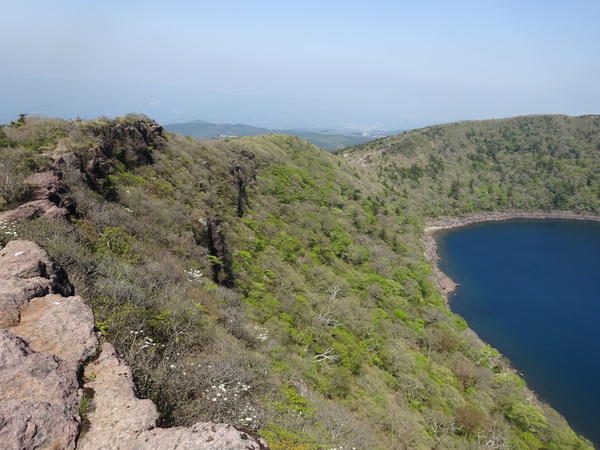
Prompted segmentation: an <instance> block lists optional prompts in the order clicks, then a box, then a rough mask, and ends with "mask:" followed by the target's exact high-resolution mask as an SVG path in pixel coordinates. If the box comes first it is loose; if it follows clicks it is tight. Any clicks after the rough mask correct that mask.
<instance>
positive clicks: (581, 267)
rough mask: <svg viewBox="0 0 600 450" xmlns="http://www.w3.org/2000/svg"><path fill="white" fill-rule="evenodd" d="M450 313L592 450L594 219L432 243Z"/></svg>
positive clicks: (504, 226)
mask: <svg viewBox="0 0 600 450" xmlns="http://www.w3.org/2000/svg"><path fill="white" fill-rule="evenodd" d="M436 240H437V243H438V251H439V254H440V257H441V258H442V261H441V262H440V269H442V271H444V273H446V274H447V275H448V276H449V277H450V278H452V279H453V280H454V281H455V282H457V283H459V284H460V286H459V287H458V288H457V290H456V292H455V294H454V295H453V296H452V297H451V298H450V308H451V309H452V311H454V312H455V313H457V314H459V315H461V316H462V317H464V318H465V319H466V320H467V322H468V324H469V326H470V328H472V329H473V330H475V331H476V332H477V334H479V336H480V337H481V338H482V339H483V340H484V341H485V342H487V343H489V344H490V345H492V347H495V348H496V349H498V350H499V351H500V352H501V353H502V354H504V355H505V356H506V357H508V358H509V359H510V361H511V363H512V365H513V367H515V368H516V369H517V370H518V371H519V372H522V373H523V374H524V377H525V380H526V381H527V383H528V385H529V386H530V387H531V388H532V389H533V390H534V391H535V392H536V393H537V394H538V395H539V396H540V397H541V398H542V399H543V400H544V401H546V402H547V403H549V404H550V405H551V406H552V407H553V408H554V409H556V410H557V411H559V412H560V413H561V414H562V415H563V416H564V417H565V418H566V419H567V420H568V422H569V424H570V425H571V427H572V428H573V429H574V430H575V431H576V432H577V433H579V434H581V435H583V436H585V437H586V438H588V439H589V440H591V441H592V442H593V443H594V444H595V446H597V447H600V222H589V221H578V220H556V219H548V220H545V219H544V220H541V219H540V220H514V221H505V222H504V221H503V222H488V223H483V224H478V225H473V226H469V227H465V228H459V229H454V230H448V231H444V232H442V233H440V234H439V235H438V236H436Z"/></svg>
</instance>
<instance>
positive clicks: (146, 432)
mask: <svg viewBox="0 0 600 450" xmlns="http://www.w3.org/2000/svg"><path fill="white" fill-rule="evenodd" d="M72 294H73V287H72V285H71V284H70V283H69V281H68V278H67V276H66V274H65V273H64V271H63V270H62V269H61V268H60V267H58V266H57V264H56V263H55V262H54V261H52V259H51V258H50V257H49V256H48V254H47V253H46V252H45V251H44V250H43V249H42V248H41V247H39V246H38V245H37V244H35V243H33V242H28V241H11V242H9V243H8V244H7V245H6V247H5V248H4V249H2V250H0V448H2V449H7V450H12V449H15V450H16V449H19V450H21V449H33V448H51V449H74V448H83V449H118V448H122V449H130V448H136V449H175V448H178V449H215V450H216V449H247V450H252V449H257V450H258V449H266V448H267V445H266V443H265V442H264V441H263V440H262V438H260V437H259V436H256V435H254V434H251V433H249V432H244V431H242V430H238V429H237V428H235V427H233V426H231V425H226V424H215V423H210V422H209V423H197V424H196V425H193V426H192V427H188V428H182V427H178V428H156V425H157V423H158V420H159V415H158V412H157V410H156V406H155V405H154V404H153V403H152V402H151V401H150V400H142V399H139V398H138V397H137V396H136V388H135V384H134V382H133V376H132V371H131V369H130V367H129V366H128V365H127V364H126V363H125V362H124V361H122V360H121V359H120V358H119V357H118V356H117V354H116V352H115V350H114V348H113V347H112V346H111V345H110V344H108V343H105V344H104V345H103V346H102V351H101V353H100V355H99V357H98V358H97V359H96V360H95V361H93V362H92V363H90V364H87V367H85V364H86V362H87V361H89V360H90V359H91V358H92V357H93V355H95V354H96V353H97V352H98V350H99V344H98V339H97V337H96V334H95V332H94V317H93V314H92V311H91V309H90V308H89V307H88V306H86V305H85V303H84V301H83V299H82V298H81V297H79V296H73V295H72ZM82 369H85V370H84V373H85V377H84V378H85V379H86V380H90V381H89V382H88V383H87V384H86V385H85V386H83V387H82V384H83V382H82V379H81V378H80V374H81V373H82V371H83V370H82ZM84 389H85V392H86V394H87V395H88V397H91V398H92V402H91V406H90V408H89V414H88V417H87V419H88V421H89V423H88V424H87V428H88V429H87V431H86V432H85V433H82V432H81V429H82V426H81V418H80V416H79V404H80V401H81V399H82V396H83V390H84Z"/></svg>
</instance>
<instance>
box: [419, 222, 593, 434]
mask: <svg viewBox="0 0 600 450" xmlns="http://www.w3.org/2000/svg"><path fill="white" fill-rule="evenodd" d="M515 219H566V220H582V221H594V222H600V215H598V214H589V213H588V214H577V213H573V212H568V211H551V212H549V211H546V212H544V211H539V212H538V211H536V212H494V213H479V214H473V215H470V216H465V217H453V218H445V219H439V220H432V221H428V222H427V223H426V225H425V228H424V233H423V245H424V253H425V259H426V260H427V261H428V262H429V263H430V264H431V266H432V273H433V276H434V278H435V281H436V285H437V288H438V291H439V292H440V293H441V294H442V296H443V297H444V299H445V301H446V306H447V307H448V309H450V310H452V309H451V308H450V302H449V297H450V296H451V294H452V293H453V292H454V290H455V289H456V287H458V286H459V285H458V284H457V283H456V282H454V281H453V280H452V279H451V278H450V277H448V276H447V275H446V274H445V273H444V272H443V271H442V270H441V269H440V267H439V262H440V261H441V257H440V255H439V253H438V249H437V241H436V235H437V234H439V233H440V232H443V231H445V230H450V229H455V228H461V227H466V226H469V225H474V224H478V223H484V222H501V221H506V220H515ZM467 330H468V332H469V333H470V334H471V336H472V337H471V338H472V339H475V340H476V341H477V342H479V343H480V345H484V344H485V341H483V339H481V338H480V337H479V335H478V334H477V333H476V332H475V331H474V330H473V329H471V327H470V326H468V328H467ZM500 355H501V357H502V358H503V359H504V361H505V362H506V363H507V369H508V370H510V371H512V372H513V373H515V374H518V375H520V376H523V374H521V373H520V372H518V371H517V370H516V369H515V368H514V367H513V365H512V363H511V362H510V360H509V359H508V358H506V357H505V356H504V355H503V354H502V353H501V354H500ZM525 390H526V392H527V393H528V397H529V400H530V401H531V403H533V404H536V405H537V406H539V407H541V408H542V409H544V408H546V407H550V408H551V409H553V410H554V411H556V412H557V413H558V414H559V415H560V416H561V417H563V418H564V416H562V413H560V412H558V411H557V410H556V409H554V407H552V406H551V405H550V403H549V402H548V401H546V400H545V399H544V398H542V397H541V396H539V395H538V394H537V393H536V392H535V391H533V390H532V389H531V387H530V386H529V383H527V386H526V387H525ZM578 434H579V433H578ZM580 436H581V435H580ZM590 443H591V442H590ZM592 445H593V444H592Z"/></svg>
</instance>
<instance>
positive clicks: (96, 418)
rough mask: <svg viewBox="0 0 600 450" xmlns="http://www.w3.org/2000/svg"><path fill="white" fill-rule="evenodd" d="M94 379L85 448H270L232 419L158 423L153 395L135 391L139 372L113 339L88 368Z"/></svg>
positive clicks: (90, 387) (82, 442)
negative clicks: (120, 355) (189, 424)
mask: <svg viewBox="0 0 600 450" xmlns="http://www.w3.org/2000/svg"><path fill="white" fill-rule="evenodd" d="M85 377H86V378H87V379H92V380H93V381H91V382H89V383H87V384H86V385H85V387H86V389H88V390H93V392H94V400H93V408H92V411H91V412H90V413H89V416H88V419H89V422H90V428H89V430H88V431H87V432H86V433H85V434H84V435H83V436H82V438H81V440H80V444H79V448H81V449H89V450H92V449H113V448H123V449H126V448H139V449H213V450H216V449H244V450H253V449H256V450H258V449H266V448H267V445H266V443H265V442H264V440H263V439H262V438H260V437H258V436H255V435H253V434H250V433H247V432H244V431H241V430H238V429H237V428H235V427H233V426H231V425H226V424H215V423H211V422H206V423H197V424H195V425H193V426H192V427H177V428H155V427H156V424H157V421H158V419H159V415H158V412H157V410H156V406H155V405H154V403H152V402H151V401H150V400H141V399H139V398H137V396H136V395H135V385H134V383H133V375H132V372H131V369H130V368H129V366H128V365H127V364H125V363H124V362H123V361H122V360H120V359H119V358H118V356H117V354H116V352H115V349H114V348H113V347H112V345H110V344H104V346H103V349H102V353H101V354H100V357H99V358H98V359H97V360H96V361H95V362H94V363H92V364H90V365H89V366H88V367H87V368H86V370H85Z"/></svg>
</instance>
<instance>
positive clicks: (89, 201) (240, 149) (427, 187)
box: [0, 115, 600, 449]
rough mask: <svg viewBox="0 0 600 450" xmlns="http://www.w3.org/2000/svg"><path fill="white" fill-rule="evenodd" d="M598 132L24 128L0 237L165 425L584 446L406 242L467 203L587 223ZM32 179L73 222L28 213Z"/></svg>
mask: <svg viewBox="0 0 600 450" xmlns="http://www.w3.org/2000/svg"><path fill="white" fill-rule="evenodd" d="M599 131H600V118H598V117H581V118H573V117H566V116H534V117H523V118H515V119H505V120H498V121H486V122H465V123H458V124H450V125H443V126H435V127H428V128H425V129H422V130H415V131H411V132H407V133H404V134H401V135H397V136H393V137H389V138H384V139H381V140H377V141H373V142H369V143H367V144H364V145H363V146H359V147H354V148H350V149H345V150H343V151H341V152H340V154H339V155H334V154H330V153H327V152H325V151H323V150H321V149H319V148H317V147H315V146H313V145H311V144H309V143H308V142H306V141H303V140H301V139H299V138H297V137H291V136H286V135H263V136H256V137H244V138H239V139H230V140H195V139H191V138H186V137H183V136H180V135H176V134H173V133H169V132H166V131H164V130H163V129H162V127H161V126H160V125H158V124H156V123H155V122H153V121H152V120H150V119H148V118H146V117H143V116H136V115H130V116H126V117H122V118H118V119H114V120H111V119H106V118H100V119H97V120H93V121H75V122H73V121H65V120H59V119H47V118H29V117H25V116H23V117H21V118H20V119H18V120H16V121H15V122H13V123H11V124H9V125H7V126H3V127H2V128H0V152H1V153H0V155H1V158H0V221H1V222H2V223H1V224H0V246H2V245H5V244H6V242H8V241H9V240H13V239H17V238H23V239H30V240H33V241H35V242H37V243H38V244H40V245H41V246H42V247H43V248H44V249H46V250H47V251H48V252H49V253H50V255H51V256H53V257H54V258H55V259H56V260H57V261H58V262H59V263H60V264H61V265H62V266H63V267H64V268H65V269H66V271H67V272H68V274H69V277H70V279H71V282H72V283H73V284H74V286H75V291H76V293H77V294H78V295H81V296H82V297H84V298H85V299H86V301H87V302H88V304H89V305H90V306H91V307H92V308H93V310H94V315H95V320H96V326H97V328H98V329H99V330H100V331H101V332H102V334H103V336H104V339H106V340H108V341H110V342H111V343H113V344H114V346H115V347H116V349H117V351H118V352H119V354H121V355H123V356H124V357H125V358H126V359H127V361H129V362H130V363H131V364H132V366H133V368H134V371H135V375H136V380H137V383H138V387H139V389H140V392H141V394H142V395H143V396H145V397H148V398H152V399H153V400H154V401H155V402H156V404H157V405H158V407H159V409H160V411H161V413H162V415H163V417H164V422H165V424H166V425H173V426H176V425H188V424H192V423H194V422H197V421H215V422H226V423H230V424H234V425H236V426H239V427H244V428H247V429H250V430H254V431H257V432H258V433H260V434H261V435H262V436H264V437H265V438H266V439H267V441H268V442H269V445H270V447H271V448H273V449H294V448H295V449H313V448H314V449H317V448H344V449H346V448H357V449H358V448H361V449H363V448H364V449H370V448H381V449H391V448H398V449H404V448H405V449H429V448H439V449H452V448H456V449H469V448H472V449H479V448H511V449H529V448H548V449H562V448H591V445H590V443H589V442H586V441H585V440H584V439H582V438H580V437H578V436H577V435H576V434H575V433H574V432H573V431H572V430H571V429H570V428H569V427H568V424H567V423H566V422H565V421H564V419H563V418H562V417H560V415H559V414H558V413H556V412H555V411H554V410H552V409H551V408H549V407H548V406H546V405H544V404H542V403H540V402H538V400H537V399H536V398H535V397H534V396H533V395H532V394H531V393H530V392H529V391H528V390H527V388H526V386H525V385H524V382H523V380H522V379H521V378H520V377H519V376H518V375H517V374H515V373H514V372H513V371H512V370H511V368H510V367H509V365H508V364H507V362H506V361H505V360H503V359H502V357H500V356H499V355H498V354H497V352H496V351H495V350H494V349H492V348H491V347H489V346H488V345H485V344H484V343H482V342H481V341H479V340H478V339H477V337H476V336H475V335H474V334H473V333H472V332H471V331H470V330H469V329H468V328H467V324H466V323H465V321H464V320H463V319H461V318H460V317H458V316H455V315H454V314H452V313H451V312H450V310H449V309H448V307H447V304H446V302H445V300H444V298H443V297H442V295H441V294H440V291H439V290H438V288H437V286H436V285H435V280H434V278H433V276H432V271H431V266H430V264H429V263H428V262H427V261H426V260H425V258H424V256H423V243H422V236H423V229H424V225H425V223H426V221H427V220H429V219H431V218H437V217H444V216H457V215H464V214H469V213H473V212H482V211H500V210H503V211H507V210H572V211H586V212H598V209H599V208H600V197H599V195H598V194H599V192H598V189H600V187H599V186H598V183H599V181H600V179H598V175H597V174H598V173H599V170H598V169H599V166H598V164H599V162H600V159H599V158H600V156H599V150H600V147H599V146H600V133H599ZM46 172H51V173H52V174H54V175H56V176H57V177H59V178H60V179H61V183H60V186H54V188H55V189H54V191H53V192H55V194H53V195H52V196H50V197H49V198H48V201H49V202H51V203H52V204H53V205H54V206H56V207H57V208H62V209H65V210H66V211H68V214H64V215H57V214H53V213H51V212H50V211H51V208H50V209H48V208H47V209H44V208H43V207H42V206H40V205H39V204H36V205H33V206H32V204H31V203H35V202H29V200H30V199H31V198H32V195H33V194H34V192H33V188H32V186H31V181H30V180H31V177H32V175H33V174H38V175H36V176H39V174H40V173H42V174H43V173H46ZM28 202H29V203H28ZM15 208H16V209H15ZM36 208H37V209H36ZM2 211H4V212H2ZM15 211H20V213H15ZM92 403H93V400H92Z"/></svg>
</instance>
